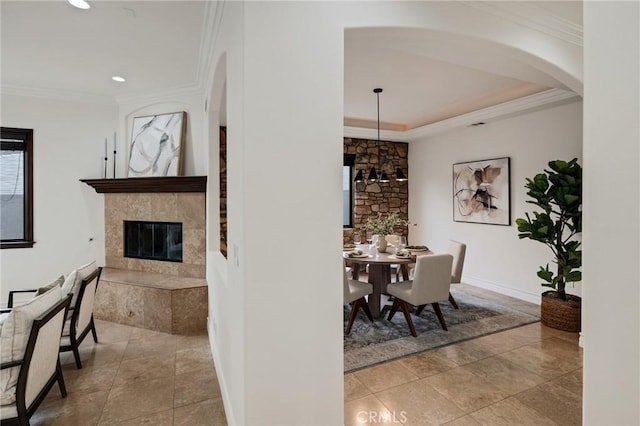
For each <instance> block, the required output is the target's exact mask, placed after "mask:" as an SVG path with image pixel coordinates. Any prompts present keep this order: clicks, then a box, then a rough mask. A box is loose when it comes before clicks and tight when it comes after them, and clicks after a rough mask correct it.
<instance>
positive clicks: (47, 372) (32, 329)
mask: <svg viewBox="0 0 640 426" xmlns="http://www.w3.org/2000/svg"><path fill="white" fill-rule="evenodd" d="M61 297H62V292H61V290H60V288H59V287H57V288H54V289H51V290H50V291H48V292H47V293H44V294H42V295H40V296H37V297H35V298H33V299H32V300H30V301H29V302H28V303H26V304H24V305H21V306H18V307H16V308H14V309H13V310H11V312H10V313H9V314H8V315H7V316H5V317H4V318H3V322H2V331H1V332H0V335H1V340H2V375H1V380H0V388H1V390H2V397H1V399H2V405H1V406H0V418H1V422H2V425H3V426H5V425H22V426H24V425H29V418H30V417H31V416H32V415H33V413H34V412H35V411H36V409H37V408H38V406H39V405H40V403H41V402H42V401H43V400H44V399H45V397H46V396H47V394H48V393H49V391H50V390H51V388H52V387H53V385H54V384H55V383H56V382H58V387H59V388H60V393H61V394H62V397H63V398H65V397H66V396H67V389H66V387H65V384H64V378H63V376H62V368H61V366H60V358H59V355H58V354H59V351H58V349H59V346H60V334H61V332H62V326H63V324H64V318H65V316H66V311H67V309H68V308H69V304H70V303H71V296H70V295H69V296H67V297H64V298H62V299H61Z"/></svg>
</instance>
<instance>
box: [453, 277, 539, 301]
mask: <svg viewBox="0 0 640 426" xmlns="http://www.w3.org/2000/svg"><path fill="white" fill-rule="evenodd" d="M462 282H463V283H465V284H469V285H472V286H474V287H480V288H484V289H486V290H491V291H495V292H496V293H500V294H504V295H505V296H510V297H515V298H516V299H520V300H524V301H525V302H530V303H535V304H536V305H540V293H531V292H528V291H523V290H518V289H515V288H513V287H509V286H508V285H505V284H501V283H495V282H492V281H488V280H484V279H482V278H477V277H470V276H468V275H465V276H463V277H462Z"/></svg>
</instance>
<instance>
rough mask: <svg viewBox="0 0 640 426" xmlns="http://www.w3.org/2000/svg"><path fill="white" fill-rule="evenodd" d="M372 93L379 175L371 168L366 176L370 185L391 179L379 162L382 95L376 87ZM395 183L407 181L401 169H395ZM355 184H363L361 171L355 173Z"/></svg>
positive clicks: (380, 90)
mask: <svg viewBox="0 0 640 426" xmlns="http://www.w3.org/2000/svg"><path fill="white" fill-rule="evenodd" d="M373 93H375V94H376V100H377V107H378V121H377V123H378V143H377V148H378V166H379V167H380V173H378V172H377V171H376V168H375V166H374V167H371V170H370V171H369V175H368V176H367V181H369V182H370V183H373V182H390V181H391V179H389V176H388V175H387V172H385V171H384V168H383V167H382V166H381V161H380V93H382V89H381V88H379V87H377V88H375V89H373ZM395 177H396V181H398V182H406V181H407V180H408V179H407V177H406V176H405V174H404V173H403V172H402V169H400V168H397V169H396V176H395ZM353 181H354V182H356V183H360V182H364V173H363V172H362V170H358V173H356V177H355V179H354V180H353Z"/></svg>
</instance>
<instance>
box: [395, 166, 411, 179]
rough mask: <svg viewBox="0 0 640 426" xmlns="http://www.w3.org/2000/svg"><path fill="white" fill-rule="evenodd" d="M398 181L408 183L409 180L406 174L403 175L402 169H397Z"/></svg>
mask: <svg viewBox="0 0 640 426" xmlns="http://www.w3.org/2000/svg"><path fill="white" fill-rule="evenodd" d="M396 180H397V181H398V182H406V181H408V180H409V179H407V177H406V176H405V174H404V173H402V169H400V168H398V169H396Z"/></svg>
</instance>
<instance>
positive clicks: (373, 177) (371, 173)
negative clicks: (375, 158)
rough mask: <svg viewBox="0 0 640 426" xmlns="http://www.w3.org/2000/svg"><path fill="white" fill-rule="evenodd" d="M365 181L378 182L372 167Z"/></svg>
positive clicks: (376, 174) (374, 169)
mask: <svg viewBox="0 0 640 426" xmlns="http://www.w3.org/2000/svg"><path fill="white" fill-rule="evenodd" d="M367 180H368V181H369V182H375V181H377V180H378V173H376V168H375V167H372V168H371V171H370V172H369V177H368V178H367Z"/></svg>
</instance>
